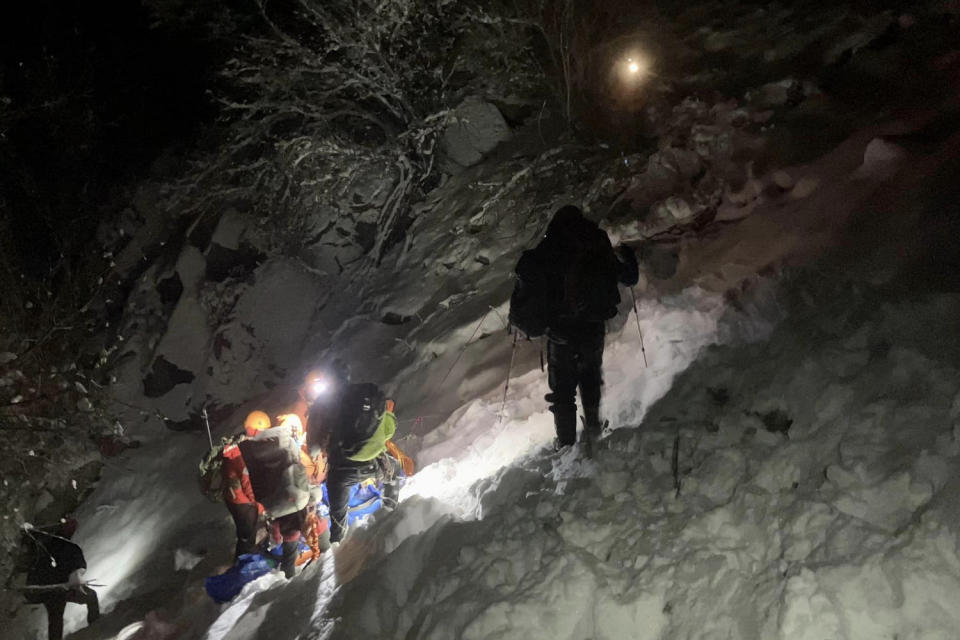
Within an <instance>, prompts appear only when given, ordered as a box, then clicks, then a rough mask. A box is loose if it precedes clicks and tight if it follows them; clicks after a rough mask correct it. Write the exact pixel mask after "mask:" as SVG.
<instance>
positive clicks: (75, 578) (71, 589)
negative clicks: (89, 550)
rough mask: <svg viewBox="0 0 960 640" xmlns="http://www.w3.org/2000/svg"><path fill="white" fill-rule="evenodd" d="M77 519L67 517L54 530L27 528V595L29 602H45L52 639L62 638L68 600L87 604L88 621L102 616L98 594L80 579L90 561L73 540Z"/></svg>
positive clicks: (89, 622)
mask: <svg viewBox="0 0 960 640" xmlns="http://www.w3.org/2000/svg"><path fill="white" fill-rule="evenodd" d="M76 529H77V521H76V520H74V519H72V518H68V519H66V520H65V521H64V522H63V523H61V524H60V526H58V527H57V528H56V529H55V530H53V531H51V532H46V531H42V530H40V529H32V528H31V529H25V530H24V545H25V547H26V549H27V552H28V556H29V558H28V561H29V565H30V568H29V569H28V571H27V582H26V585H27V586H26V588H25V589H24V594H25V597H26V600H27V602H29V603H30V604H42V605H43V606H44V607H45V608H46V610H47V636H48V638H49V640H61V638H63V610H64V609H65V608H66V606H67V603H68V602H76V603H78V604H85V605H87V623H88V624H91V623H93V621H94V620H96V619H97V618H98V617H100V603H99V600H98V599H97V593H96V592H95V591H94V590H93V589H91V588H90V587H89V586H87V585H85V584H83V583H82V582H81V576H82V574H83V573H84V571H86V569H87V561H86V560H85V559H84V557H83V551H82V550H81V549H80V547H79V546H78V545H77V544H76V543H74V542H71V541H70V538H72V537H73V534H74V532H75V531H76Z"/></svg>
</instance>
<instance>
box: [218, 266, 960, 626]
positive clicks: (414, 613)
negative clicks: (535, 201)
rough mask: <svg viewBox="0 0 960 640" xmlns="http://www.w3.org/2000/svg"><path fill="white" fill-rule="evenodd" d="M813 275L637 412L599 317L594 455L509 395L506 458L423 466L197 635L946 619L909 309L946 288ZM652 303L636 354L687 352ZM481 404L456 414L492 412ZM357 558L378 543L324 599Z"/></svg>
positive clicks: (940, 409) (933, 407) (939, 418)
mask: <svg viewBox="0 0 960 640" xmlns="http://www.w3.org/2000/svg"><path fill="white" fill-rule="evenodd" d="M810 280H811V278H810V277H809V276H804V277H803V282H797V283H794V284H792V285H790V286H789V288H788V289H787V291H786V293H782V294H780V295H779V296H778V298H777V302H778V304H779V305H781V309H782V310H783V311H784V312H785V313H786V318H787V319H786V320H785V321H784V322H783V323H782V324H781V325H780V326H779V327H778V328H777V329H776V330H774V331H773V332H772V334H770V335H769V336H764V335H763V334H762V332H758V331H757V329H758V328H759V327H760V326H761V325H759V324H754V325H752V328H750V329H749V331H748V332H745V334H742V337H745V336H751V337H752V338H754V339H753V340H743V339H740V340H737V341H736V342H735V343H731V344H728V345H726V346H716V347H711V348H709V349H707V350H706V351H705V352H703V353H702V354H701V356H700V357H699V358H697V359H696V360H695V361H694V362H693V364H692V365H691V366H690V367H689V368H688V369H687V370H686V371H684V372H683V373H681V374H680V375H679V377H678V378H677V379H676V381H675V383H674V385H673V386H672V388H671V389H670V390H669V391H668V392H667V393H666V395H665V396H664V397H663V398H662V399H660V400H659V401H658V402H657V403H656V404H655V405H654V406H653V408H652V409H651V410H650V411H649V412H648V413H647V414H646V416H645V417H644V418H643V419H642V421H639V419H640V417H641V415H642V413H643V407H644V406H645V402H644V401H643V400H642V399H641V398H640V396H641V395H642V394H639V393H638V392H640V391H642V390H643V389H644V387H645V385H647V386H649V385H650V383H651V380H653V379H655V376H652V375H650V374H651V373H652V372H651V371H650V370H648V371H647V372H645V371H644V370H643V369H642V368H640V367H637V366H634V367H632V368H630V369H621V368H620V367H621V366H622V365H623V359H622V358H623V356H622V354H623V353H624V352H626V351H629V352H631V353H632V354H633V357H634V358H635V356H636V352H635V345H633V344H631V343H632V342H633V341H634V337H633V336H635V333H636V332H632V333H631V332H627V331H625V332H624V333H622V334H621V335H619V336H614V337H613V338H612V340H611V343H612V344H611V345H610V347H609V349H608V353H609V354H610V355H611V357H610V358H609V360H608V362H609V367H608V368H607V375H608V378H609V379H617V378H618V377H619V378H621V379H620V381H619V382H618V383H614V384H612V385H611V386H610V387H609V388H608V399H609V403H608V406H609V407H617V409H614V410H613V412H612V413H611V415H612V416H613V417H614V426H615V427H618V428H617V429H616V430H615V431H613V433H611V434H610V435H609V436H608V437H607V438H606V439H605V440H604V441H603V442H602V444H601V447H600V451H599V453H598V455H597V456H596V458H595V459H594V460H592V461H584V460H582V459H581V458H580V457H578V456H577V454H576V452H573V451H568V452H565V453H561V454H555V453H552V452H551V451H550V450H549V449H545V448H543V447H542V446H539V445H542V444H544V442H545V440H546V439H547V436H548V435H549V429H548V428H546V426H545V425H544V424H542V423H543V422H544V421H545V420H546V418H545V417H544V416H542V414H537V413H536V412H533V413H530V414H525V415H522V416H521V415H517V414H514V415H512V416H510V417H508V418H507V419H506V420H505V428H504V430H503V431H504V432H505V433H503V434H502V435H501V436H500V438H501V439H503V438H507V437H511V438H513V442H514V447H513V450H514V451H515V452H516V454H517V456H516V457H515V459H514V460H513V461H512V462H510V463H509V464H508V465H507V466H505V467H504V468H502V469H501V470H500V471H498V472H495V473H493V474H492V475H491V476H490V477H488V478H486V479H483V480H480V481H479V482H477V483H475V484H473V485H472V486H467V485H464V484H460V483H459V482H458V474H448V475H444V474H447V473H448V472H449V471H450V469H452V468H454V467H455V466H456V465H452V464H451V463H444V464H440V465H438V467H436V468H429V467H428V468H427V469H426V470H425V471H424V475H423V476H422V477H421V478H418V479H417V481H416V482H415V483H414V484H413V486H412V487H411V491H410V492H409V493H408V497H407V499H406V501H405V502H404V503H403V504H402V505H401V507H400V509H399V510H398V511H397V512H395V513H393V514H391V515H389V516H387V517H383V518H380V519H379V521H378V522H377V523H376V524H375V525H374V526H373V527H371V528H370V529H368V530H363V531H360V532H357V533H356V534H355V536H354V537H353V538H351V539H349V540H348V542H347V543H346V544H345V545H344V546H343V547H342V548H341V549H339V550H338V551H337V553H336V554H335V555H334V558H333V559H330V558H327V560H326V563H325V564H324V566H323V567H317V568H315V569H311V570H310V571H309V572H308V573H307V574H306V575H304V576H302V577H301V578H299V579H298V580H297V581H294V582H293V583H291V584H289V585H285V586H283V587H282V588H279V589H273V590H270V591H267V592H263V593H259V594H256V595H251V596H250V597H249V598H247V599H244V600H241V601H240V602H237V603H235V604H233V605H232V606H230V607H229V608H227V610H226V611H225V613H224V614H223V615H222V616H221V618H220V621H219V622H218V625H217V626H216V627H215V629H214V630H213V631H211V633H210V634H209V635H208V636H207V637H208V638H211V639H213V638H231V639H233V638H295V637H307V638H320V637H322V638H357V637H375V638H437V639H440V638H570V639H575V638H598V639H599V638H610V639H613V638H618V639H619V638H642V639H654V638H660V639H668V638H687V639H698V640H707V639H714V638H770V639H773V638H778V639H779V638H782V639H784V640H787V639H789V640H801V639H814V638H817V639H821V638H832V639H837V640H839V639H843V640H854V639H856V640H861V639H862V640H867V639H875V638H944V639H946V638H953V637H955V630H956V629H957V628H958V625H960V612H958V611H957V609H956V606H955V603H956V601H957V597H958V596H960V554H958V528H957V524H958V514H960V502H958V501H960V498H958V495H960V494H958V493H957V491H956V489H957V486H958V485H960V473H958V472H957V462H958V458H957V456H958V454H960V426H958V423H957V420H958V419H960V371H958V369H957V364H958V363H960V360H958V359H957V357H956V356H957V351H956V348H957V346H958V344H957V340H956V337H955V336H952V335H949V333H943V334H941V333H939V332H936V331H931V332H927V333H926V334H925V335H924V334H921V333H919V332H917V331H914V330H911V328H912V327H917V326H926V327H931V328H933V327H939V328H946V327H949V326H950V323H951V322H953V319H955V318H956V317H957V314H958V313H960V296H955V295H937V296H931V297H926V298H922V299H899V300H897V301H894V302H887V303H883V302H881V301H880V294H878V293H877V292H874V291H866V292H864V291H862V290H860V289H858V288H856V287H852V286H828V285H825V284H813V283H811V282H810ZM686 304H690V300H687V301H686ZM765 307H766V308H767V309H769V308H770V305H769V304H766V305H765ZM654 317H656V318H657V320H658V321H659V320H662V321H664V322H663V324H662V325H658V323H657V322H654V323H653V325H654V327H656V326H660V327H673V328H674V332H673V333H671V329H664V330H663V332H660V331H657V330H656V328H654V327H650V326H649V325H648V329H651V331H650V333H651V334H653V335H657V336H658V337H659V338H660V339H659V340H657V341H656V344H653V345H649V346H648V353H649V354H651V355H652V363H651V365H652V366H651V369H652V371H653V372H655V371H657V369H658V367H662V366H663V365H664V364H665V362H667V361H669V360H674V361H677V362H682V361H683V359H684V355H683V354H676V356H675V357H670V356H666V355H664V351H665V350H666V351H669V350H670V349H671V348H672V347H671V345H675V344H684V343H676V342H674V341H675V340H684V341H689V340H690V339H691V338H694V335H693V333H684V330H683V329H680V327H688V328H689V327H693V326H696V325H697V319H698V316H697V314H689V315H687V316H686V317H684V318H682V320H685V321H686V322H683V323H681V322H678V321H680V320H681V317H680V316H677V315H675V316H672V317H671V315H670V313H669V312H667V313H663V314H662V315H654ZM745 317H746V316H744V315H743V314H739V313H737V314H732V315H728V316H727V317H726V319H724V320H722V321H724V322H729V321H730V320H731V318H740V319H741V321H742V320H743V319H745ZM699 318H700V321H701V322H702V323H703V324H702V325H701V328H702V327H703V326H704V325H706V326H709V325H711V324H713V323H715V322H717V321H718V319H719V318H718V315H717V314H715V313H714V314H711V313H706V314H704V315H701V316H699ZM701 335H703V334H701ZM633 364H634V365H636V362H635V361H634V362H633ZM654 384H655V383H654ZM534 387H535V385H532V384H526V382H525V381H523V380H522V381H520V383H519V384H517V385H515V386H514V392H513V393H514V394H516V397H515V398H513V399H512V403H511V404H519V405H520V406H524V405H525V403H524V401H523V400H524V397H526V398H528V400H529V402H528V403H526V404H529V405H530V406H531V407H535V406H536V405H537V404H538V402H539V398H538V395H539V391H540V390H539V389H535V388H534ZM649 393H650V394H651V395H654V396H655V395H656V391H653V390H652V391H650V392H649ZM478 404H481V405H482V403H478ZM495 404H496V402H495V398H490V399H489V402H488V403H487V406H486V407H483V406H480V407H477V408H475V409H474V410H473V411H471V410H467V411H466V412H464V413H463V414H462V416H461V417H460V418H459V423H460V425H461V428H464V429H468V430H469V429H472V428H479V425H481V424H482V423H487V424H491V423H494V422H495V420H496V418H495V413H496V412H495ZM628 407H629V408H628ZM497 442H498V439H497V438H494V439H493V440H492V442H488V443H487V444H489V445H490V446H487V447H484V446H478V447H476V448H474V449H472V450H470V451H469V452H467V453H465V454H464V455H463V456H462V457H461V459H462V462H461V465H460V468H463V467H465V470H464V471H463V473H464V474H465V475H466V476H467V477H469V476H470V471H469V469H470V468H472V467H474V466H480V467H483V465H488V468H489V467H492V466H495V465H496V463H497V462H498V461H502V460H503V459H504V453H503V451H504V449H503V448H502V447H499V446H497ZM521 443H522V444H521ZM531 450H532V451H531ZM484 452H486V457H485V455H484ZM525 452H527V454H526V455H524V453H525ZM464 463H466V464H464ZM440 476H443V477H445V478H446V479H447V480H448V482H447V483H442V484H441V486H442V487H443V489H442V490H439V491H438V490H437V486H438V485H437V482H436V478H437V477H440ZM424 485H429V486H430V487H431V490H430V491H425V490H423V489H422V487H423V486H424ZM678 486H679V488H678ZM421 492H422V493H430V494H433V495H432V497H429V498H427V497H425V496H424V495H418V493H421ZM358 556H364V557H368V558H369V557H371V556H373V557H377V556H379V558H380V559H379V560H377V561H376V562H375V563H373V564H370V565H369V566H368V567H367V570H366V572H364V573H361V574H360V575H359V576H358V577H356V578H354V579H353V580H352V581H351V582H349V583H347V584H346V585H345V586H344V587H343V588H342V589H341V590H340V591H339V592H337V593H336V595H335V596H334V598H333V600H332V601H330V602H329V604H328V603H327V598H328V597H329V596H330V593H331V591H332V590H333V588H334V585H335V583H336V580H337V575H338V574H340V576H341V577H343V574H344V573H348V574H353V573H356V562H357V557H358ZM273 582H274V580H273V579H272V578H267V579H265V580H264V584H262V585H261V586H262V587H266V586H269V585H271V584H272V583H273ZM252 591H256V586H254V588H253V589H252ZM311 601H313V603H311ZM241 612H242V614H241ZM234 621H235V622H234Z"/></svg>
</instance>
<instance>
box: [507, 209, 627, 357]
mask: <svg viewBox="0 0 960 640" xmlns="http://www.w3.org/2000/svg"><path fill="white" fill-rule="evenodd" d="M547 242H549V240H545V241H544V242H541V244H540V245H538V246H537V247H536V248H535V249H532V250H529V251H524V252H523V255H522V256H521V257H520V261H519V262H518V263H517V268H516V277H517V282H516V285H515V286H514V289H513V294H512V295H511V296H510V323H511V324H512V325H513V326H515V327H517V328H518V329H519V330H520V331H522V332H523V333H525V334H526V335H527V336H528V337H531V338H536V337H539V336H542V335H544V334H545V333H546V332H547V328H548V327H549V326H550V325H551V324H552V323H579V322H605V321H606V320H609V319H610V318H612V317H613V316H615V315H616V314H617V305H618V304H620V291H619V290H618V288H617V270H616V269H617V263H616V260H617V258H616V256H615V255H614V254H613V250H612V248H611V247H610V241H609V240H608V239H607V238H606V234H604V233H603V231H601V230H600V229H598V228H596V227H594V228H593V230H592V232H591V233H589V234H587V235H586V237H584V238H582V242H578V243H577V244H576V245H575V246H573V247H564V248H563V249H562V250H559V249H556V248H554V247H551V246H550V245H548V244H547Z"/></svg>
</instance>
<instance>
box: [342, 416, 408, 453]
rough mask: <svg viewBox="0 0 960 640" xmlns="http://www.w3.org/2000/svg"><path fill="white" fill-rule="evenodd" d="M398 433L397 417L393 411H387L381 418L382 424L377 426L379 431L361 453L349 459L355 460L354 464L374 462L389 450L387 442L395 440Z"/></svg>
mask: <svg viewBox="0 0 960 640" xmlns="http://www.w3.org/2000/svg"><path fill="white" fill-rule="evenodd" d="M396 432H397V416H395V415H393V412H392V411H387V412H386V413H384V414H383V416H382V417H381V418H380V424H379V425H377V430H376V431H374V432H373V435H372V436H370V437H369V438H368V439H367V441H366V442H364V443H363V446H362V447H360V451H357V452H356V453H355V454H353V455H352V456H349V457H348V458H347V459H348V460H353V461H354V462H368V461H370V460H373V459H374V458H376V457H377V456H379V455H380V454H382V453H383V452H384V451H386V450H387V440H390V439H391V438H393V434H395V433H396Z"/></svg>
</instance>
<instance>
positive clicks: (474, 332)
mask: <svg viewBox="0 0 960 640" xmlns="http://www.w3.org/2000/svg"><path fill="white" fill-rule="evenodd" d="M492 310H493V307H490V308H489V309H487V312H486V313H485V314H483V317H482V318H480V322H478V323H477V328H476V329H474V330H473V333H472V334H471V335H470V338H469V339H468V340H467V342H466V343H465V344H464V345H463V348H462V349H460V353H458V354H457V357H456V359H455V360H454V361H453V364H451V365H450V368H449V369H447V372H446V373H445V374H444V376H443V379H442V380H441V381H440V385H439V386H443V383H444V382H446V381H447V377H448V376H449V375H450V372H451V371H453V368H454V367H455V366H457V363H458V362H460V358H462V357H463V354H464V353H465V352H466V350H467V347H468V346H470V341H471V340H473V339H474V337H476V335H477V332H478V331H480V327H482V326H483V321H484V320H486V319H487V316H488V315H490V312H491V311H492Z"/></svg>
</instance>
